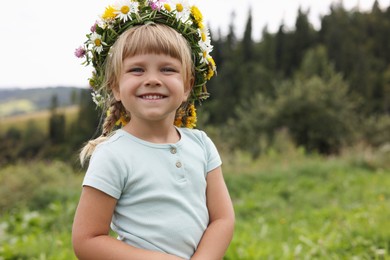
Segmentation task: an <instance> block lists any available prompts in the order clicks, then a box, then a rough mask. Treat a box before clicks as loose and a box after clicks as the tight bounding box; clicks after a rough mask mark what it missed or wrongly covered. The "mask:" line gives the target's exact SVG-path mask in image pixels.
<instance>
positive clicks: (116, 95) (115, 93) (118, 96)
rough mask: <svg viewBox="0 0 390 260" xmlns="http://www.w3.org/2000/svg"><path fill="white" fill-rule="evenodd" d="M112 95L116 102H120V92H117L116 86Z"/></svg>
mask: <svg viewBox="0 0 390 260" xmlns="http://www.w3.org/2000/svg"><path fill="white" fill-rule="evenodd" d="M112 93H113V94H114V97H115V100H116V101H121V92H120V91H119V87H118V86H117V87H115V88H113V89H112Z"/></svg>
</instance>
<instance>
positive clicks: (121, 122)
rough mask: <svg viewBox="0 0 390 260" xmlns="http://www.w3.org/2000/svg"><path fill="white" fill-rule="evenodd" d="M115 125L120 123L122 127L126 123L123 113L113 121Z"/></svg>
mask: <svg viewBox="0 0 390 260" xmlns="http://www.w3.org/2000/svg"><path fill="white" fill-rule="evenodd" d="M115 125H117V126H119V125H122V127H123V126H125V125H127V119H126V116H125V115H124V114H122V115H121V117H120V118H119V119H118V120H117V121H116V122H115Z"/></svg>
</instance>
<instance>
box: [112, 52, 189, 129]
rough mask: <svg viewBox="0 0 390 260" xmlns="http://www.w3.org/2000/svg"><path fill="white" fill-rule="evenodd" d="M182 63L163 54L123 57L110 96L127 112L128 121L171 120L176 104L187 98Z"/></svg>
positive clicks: (178, 104)
mask: <svg viewBox="0 0 390 260" xmlns="http://www.w3.org/2000/svg"><path fill="white" fill-rule="evenodd" d="M181 70H182V64H181V62H180V61H179V60H178V59H175V58H173V57H171V56H168V55H164V54H141V55H136V56H132V57H128V58H125V59H124V61H123V67H122V73H121V75H120V78H119V87H118V88H116V89H114V91H113V92H114V96H115V99H116V100H117V101H121V102H122V104H123V106H124V107H125V108H126V110H127V111H129V112H130V115H131V121H133V122H134V121H138V122H140V121H139V120H141V121H144V122H152V121H155V122H157V121H166V122H168V121H169V122H170V123H173V121H174V118H175V114H176V110H177V108H178V107H179V106H180V105H181V104H182V103H183V102H184V101H186V100H187V97H188V95H189V92H190V89H185V88H184V82H183V74H182V71H181Z"/></svg>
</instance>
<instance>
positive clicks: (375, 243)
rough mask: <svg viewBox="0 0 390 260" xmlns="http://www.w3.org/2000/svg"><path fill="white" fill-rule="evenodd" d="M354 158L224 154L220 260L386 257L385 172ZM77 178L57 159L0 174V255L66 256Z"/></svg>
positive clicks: (389, 211)
mask: <svg viewBox="0 0 390 260" xmlns="http://www.w3.org/2000/svg"><path fill="white" fill-rule="evenodd" d="M372 156H374V157H376V155H372ZM372 156H370V157H367V158H372ZM364 158H366V157H359V159H357V157H356V156H350V157H348V156H343V157H335V158H324V157H320V156H316V155H310V156H309V155H305V154H304V153H303V152H302V151H299V150H298V151H295V152H293V153H288V154H275V153H272V152H271V153H269V154H268V155H265V156H263V157H262V158H260V159H258V160H256V161H251V160H250V159H249V158H248V157H247V156H246V155H243V154H240V153H238V154H234V155H232V154H230V155H226V156H224V161H225V162H226V164H224V166H223V170H224V174H225V178H226V182H227V184H228V187H229V190H230V193H231V197H232V200H233V202H234V207H235V212H236V229H235V235H234V238H233V241H232V243H231V245H230V247H229V249H228V252H227V254H226V256H225V259H234V260H236V259H251V260H252V259H386V258H388V257H389V256H390V255H389V252H390V222H389V221H388V220H389V219H390V207H389V200H390V189H389V187H390V168H385V167H383V165H379V164H378V162H379V161H376V163H377V164H376V165H375V164H373V163H372V159H370V161H369V163H367V162H365V160H366V159H364ZM368 166H369V167H368ZM82 176H83V174H80V173H75V172H74V171H73V170H72V169H71V168H70V167H69V166H68V165H67V164H65V163H61V162H50V163H47V162H46V163H45V162H36V163H30V164H27V165H26V164H23V165H22V164H18V165H14V166H8V167H6V168H3V169H1V170H0V191H3V195H2V196H0V197H3V200H2V201H3V202H2V203H3V204H2V205H3V206H2V211H1V212H2V213H1V215H0V259H76V258H75V257H74V256H73V252H72V249H71V243H70V237H71V224H72V219H73V214H74V210H75V207H76V204H77V199H78V195H79V192H80V183H81V179H82ZM27 183H28V184H29V185H27ZM11 184H12V185H11ZM5 187H13V188H8V191H6V190H5ZM24 187H25V189H24ZM34 187H35V188H34ZM7 194H8V197H7ZM12 198H13V200H12ZM7 202H8V203H7Z"/></svg>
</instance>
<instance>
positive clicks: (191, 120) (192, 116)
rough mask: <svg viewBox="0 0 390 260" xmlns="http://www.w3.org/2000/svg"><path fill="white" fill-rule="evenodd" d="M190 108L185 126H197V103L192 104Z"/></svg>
mask: <svg viewBox="0 0 390 260" xmlns="http://www.w3.org/2000/svg"><path fill="white" fill-rule="evenodd" d="M188 110H189V115H188V117H187V118H186V124H185V127H187V128H194V127H195V126H196V121H197V119H196V109H195V105H194V104H191V105H190V107H189V108H188Z"/></svg>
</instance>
